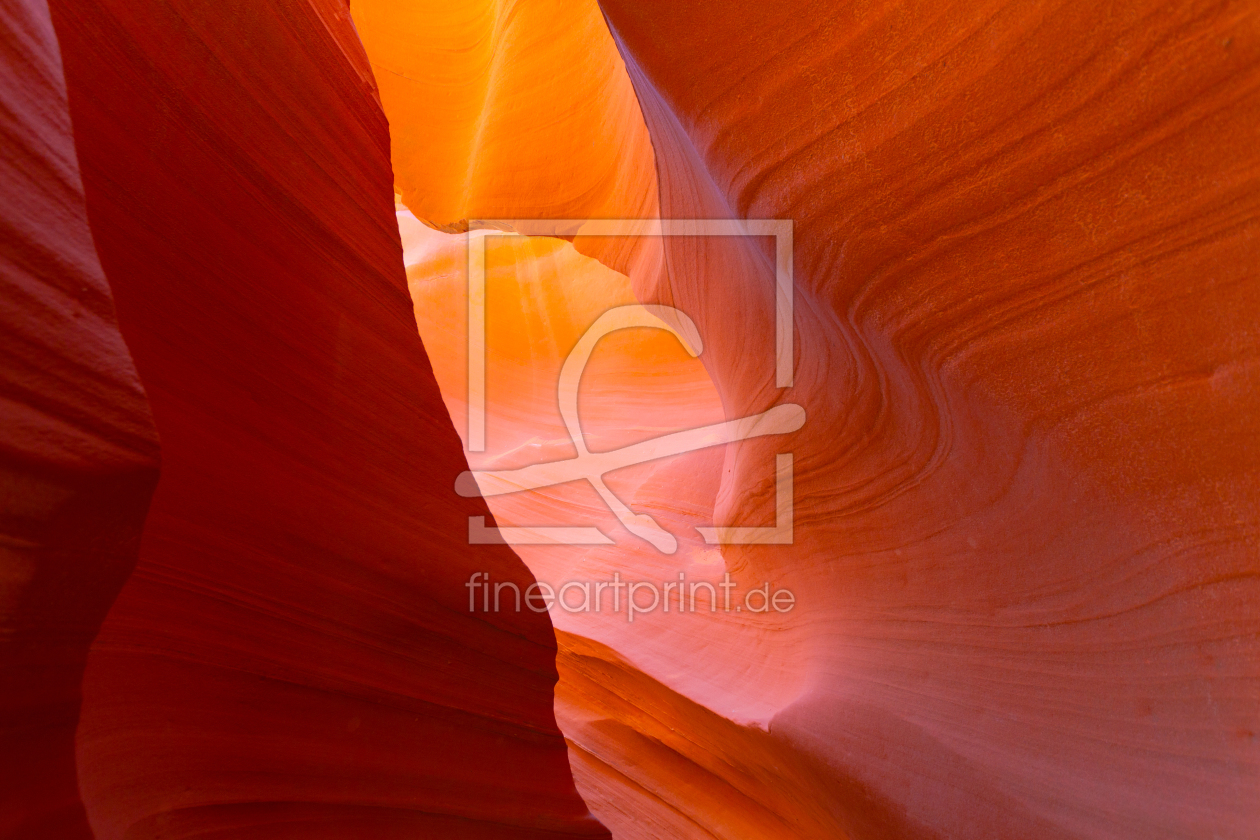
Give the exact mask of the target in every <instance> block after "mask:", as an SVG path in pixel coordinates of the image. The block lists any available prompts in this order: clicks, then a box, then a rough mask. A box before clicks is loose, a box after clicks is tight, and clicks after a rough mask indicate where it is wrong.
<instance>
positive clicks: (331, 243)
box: [42, 0, 607, 840]
mask: <svg viewBox="0 0 1260 840" xmlns="http://www.w3.org/2000/svg"><path fill="white" fill-rule="evenodd" d="M52 11H53V19H54V21H55V23H56V27H57V35H58V38H59V39H60V42H61V46H62V52H63V54H64V58H65V67H66V78H67V82H68V86H69V95H70V105H71V113H72V115H73V119H74V126H75V142H76V144H77V147H78V154H79V159H80V162H81V165H82V169H83V178H84V183H85V185H86V193H87V207H88V215H89V217H90V219H91V224H92V230H93V234H94V236H95V238H96V245H97V249H98V251H99V253H100V257H101V263H102V264H103V266H104V269H105V272H106V274H107V275H108V276H109V278H110V282H111V284H112V287H113V290H114V294H115V297H116V300H117V306H118V318H119V323H120V325H121V327H122V332H123V334H124V335H125V336H126V337H127V340H128V343H129V345H130V346H131V349H132V352H133V354H134V357H135V359H136V368H137V369H138V370H139V372H140V376H141V378H142V379H143V381H144V383H145V388H146V390H147V392H148V396H149V401H150V403H151V405H152V411H153V418H154V421H155V423H156V426H157V429H158V431H159V432H160V434H161V438H162V459H163V467H162V470H163V471H162V479H161V483H160V485H159V487H158V489H157V492H156V494H155V496H154V498H153V504H152V509H151V511H150V513H149V518H148V521H147V524H146V526H145V529H144V537H143V544H142V546H141V550H140V557H139V562H138V564H137V565H136V569H135V572H134V574H133V575H132V576H131V578H130V580H129V581H128V582H127V585H126V587H125V588H124V589H123V591H122V593H121V595H120V596H119V598H118V600H117V602H116V603H115V604H114V607H113V609H112V611H111V612H110V614H109V617H108V619H107V620H106V621H105V623H104V626H103V627H102V629H101V633H100V635H99V637H98V638H97V640H96V642H95V644H94V646H93V648H92V652H91V655H90V657H89V660H88V667H87V674H86V677H85V679H84V687H83V693H84V704H83V712H82V720H81V723H80V726H79V731H78V742H77V743H78V762H79V771H78V772H79V786H80V789H81V791H82V795H83V802H84V803H85V805H86V809H87V814H88V817H89V819H90V822H91V825H92V827H93V829H95V833H96V836H97V837H98V838H100V840H105V838H121V837H123V836H126V837H128V838H142V837H159V836H161V837H192V836H197V837H232V838H248V837H269V838H270V837H302V838H321V837H327V838H344V837H357V836H363V837H373V838H387V837H404V836H405V837H408V838H415V837H450V836H461V837H487V838H489V837H495V838H499V837H503V838H507V837H512V838H535V837H537V838H541V837H550V836H557V835H564V836H575V835H576V836H607V833H606V832H605V831H604V830H603V829H602V827H601V826H599V824H598V823H596V822H595V821H594V820H592V819H591V818H590V817H589V815H588V814H587V812H586V808H585V806H584V805H583V803H582V801H581V800H580V798H578V796H577V795H576V793H575V791H574V789H573V783H572V780H571V777H570V774H569V769H568V764H567V760H566V756H565V749H564V742H563V740H562V739H561V736H560V733H559V731H558V730H557V729H556V726H555V723H554V718H553V714H552V709H551V704H552V686H553V684H554V682H555V679H556V672H555V665H554V656H555V642H554V637H553V635H552V632H551V628H550V626H549V624H548V622H547V620H546V618H545V617H544V616H537V615H534V614H532V613H525V614H523V615H518V614H503V615H500V616H490V617H486V616H478V617H473V616H470V615H469V614H468V610H467V590H466V589H464V587H463V583H464V581H466V580H467V579H468V578H469V576H470V574H471V572H472V571H484V572H488V573H490V574H491V575H492V577H493V578H494V579H496V580H514V581H516V582H518V583H519V584H520V585H521V586H522V587H523V586H524V585H525V584H526V583H528V582H529V581H530V580H531V578H530V575H529V573H528V572H527V571H526V569H525V568H524V567H523V566H522V565H521V563H520V561H519V560H518V559H517V558H516V557H515V556H514V555H513V554H512V553H511V552H510V551H509V550H507V549H506V548H500V549H494V548H490V549H485V548H483V549H482V550H480V551H479V552H478V554H477V555H476V557H474V556H473V555H472V554H471V553H470V550H469V548H468V546H467V544H466V528H467V525H466V522H467V516H468V515H469V514H477V513H485V507H484V504H482V503H481V502H480V500H471V501H469V502H460V501H458V500H457V499H456V498H455V497H454V496H453V495H452V493H451V491H450V488H451V486H452V482H453V480H454V476H455V475H456V474H457V473H458V472H460V471H461V470H463V469H465V468H466V464H465V462H464V460H463V458H462V455H461V453H460V451H459V441H458V439H457V438H456V436H455V433H454V431H453V429H452V427H451V424H450V420H449V419H448V417H447V415H446V413H445V410H444V409H443V407H442V403H441V400H440V397H439V394H438V390H437V386H436V384H435V383H434V380H433V376H432V373H431V371H430V369H429V366H428V364H427V361H426V359H425V356H424V354H423V350H422V347H421V345H420V343H419V340H418V338H417V336H416V333H415V323H414V320H413V319H412V316H411V307H410V302H409V300H408V298H407V293H406V284H405V278H404V276H403V269H402V259H401V251H400V246H399V241H398V233H397V228H396V226H395V222H394V215H393V212H394V211H393V203H392V200H391V189H390V184H391V176H390V166H389V146H388V137H387V132H386V125H385V120H384V118H383V116H382V114H381V112H380V108H379V105H378V103H377V101H376V96H375V90H374V89H373V88H372V87H371V86H370V74H369V73H368V71H367V68H366V63H365V62H364V60H363V57H362V55H361V53H360V52H359V50H358V45H357V40H356V39H355V38H354V35H353V30H352V29H351V28H350V24H349V21H348V15H347V14H346V10H345V9H344V8H342V7H340V6H338V5H336V4H333V3H321V4H319V5H318V6H315V5H311V4H308V3H305V2H300V1H299V0H284V1H283V2H279V3H265V4H254V3H240V2H228V3H205V2H194V1H193V0H185V1H183V2H174V3H166V2H156V0H154V1H153V2H147V1H146V0H142V2H134V0H131V1H129V2H121V0H118V1H117V2H115V0H105V2H99V3H96V2H94V3H81V2H70V0H66V2H55V3H54V4H53V10H52ZM42 836H53V835H51V834H45V835H42Z"/></svg>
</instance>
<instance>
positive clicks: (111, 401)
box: [0, 0, 158, 840]
mask: <svg viewBox="0 0 1260 840" xmlns="http://www.w3.org/2000/svg"><path fill="white" fill-rule="evenodd" d="M0 78H2V79H3V81H2V82H0V149H2V154H0V196H3V198H2V199H0V322H2V323H3V326H2V327H0V510H2V511H3V513H2V514H0V837H5V838H14V839H15V840H16V839H17V838H57V840H79V838H88V837H91V832H90V830H89V829H88V825H87V820H86V817H85V814H84V811H83V806H82V804H81V803H80V801H79V793H78V784H77V780H76V778H75V765H74V732H75V726H76V724H77V723H78V718H79V701H80V695H79V686H80V682H81V680H82V677H83V667H84V661H85V659H86V658H87V653H88V646H89V644H90V643H91V641H92V637H93V636H95V635H96V632H97V630H98V629H99V627H100V625H101V621H102V620H103V619H104V618H105V613H106V611H107V610H108V609H109V605H110V603H111V602H112V601H113V600H114V596H116V595H117V594H118V590H119V588H120V587H121V586H122V585H123V582H124V581H125V580H126V579H127V575H128V574H129V573H130V572H131V569H132V567H133V566H134V565H135V562H136V552H137V550H138V548H139V540H140V530H141V526H142V524H143V522H144V517H145V511H146V509H147V508H148V506H149V499H150V497H151V495H152V493H153V487H154V483H155V482H156V480H157V469H158V455H157V435H156V433H155V431H154V428H153V421H152V418H151V417H150V415H149V406H148V403H147V402H146V400H145V396H144V391H143V389H142V388H141V386H140V380H139V378H138V377H137V375H136V370H135V366H134V365H133V364H132V361H131V356H130V354H129V353H128V352H127V347H126V345H125V344H124V343H123V339H122V336H121V335H120V334H119V331H118V324H117V320H116V317H115V314H114V303H113V299H112V297H111V295H110V289H109V285H108V284H107V283H106V281H105V275H104V274H103V273H102V271H101V266H100V263H99V262H98V260H97V257H96V250H95V248H94V247H93V245H92V235H91V233H90V232H89V230H88V220H87V213H86V209H85V206H84V198H83V183H82V181H81V180H80V177H79V167H78V163H77V161H76V159H75V153H74V141H73V138H72V136H71V127H70V113H69V110H68V108H67V104H66V84H65V78H64V76H63V74H62V66H61V55H60V53H59V51H58V47H57V38H56V35H55V33H54V32H53V26H52V21H51V19H50V18H49V12H48V7H47V5H46V4H45V3H44V1H43V0H18V2H13V3H5V4H4V5H3V6H2V7H0Z"/></svg>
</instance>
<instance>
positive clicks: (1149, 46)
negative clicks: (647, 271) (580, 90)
mask: <svg viewBox="0 0 1260 840" xmlns="http://www.w3.org/2000/svg"><path fill="white" fill-rule="evenodd" d="M601 5H602V7H603V8H604V11H605V13H606V15H607V18H608V20H609V23H610V26H611V28H612V30H613V32H614V36H615V38H616V39H617V40H618V43H619V45H620V47H621V49H622V52H623V55H624V56H625V58H626V62H627V66H628V69H629V72H630V75H631V78H632V79H633V81H634V83H635V88H636V91H637V93H638V95H639V99H640V102H641V104H642V106H643V110H644V115H645V118H646V120H647V124H648V128H649V131H650V132H651V135H652V141H653V145H654V148H655V152H656V159H657V166H658V170H659V172H660V184H659V187H660V196H661V215H662V216H663V217H692V216H702V217H704V216H712V215H728V216H737V217H751V218H762V217H772V218H790V219H793V220H794V221H795V224H796V228H795V230H796V249H795V260H796V261H795V266H796V280H797V285H796V290H797V324H796V326H797V331H798V332H797V335H798V339H797V359H796V384H795V387H794V388H793V389H792V390H790V391H788V392H785V393H783V394H781V395H776V394H775V393H774V392H768V390H769V389H767V387H766V383H765V381H764V380H765V378H766V377H765V374H764V373H761V374H758V373H757V372H756V371H754V370H752V369H751V368H750V367H749V365H748V364H747V363H746V358H747V357H748V355H749V354H748V353H747V352H746V351H745V352H741V348H748V347H749V346H750V344H749V342H752V345H751V346H752V347H753V348H754V349H755V347H756V344H755V342H757V341H762V342H764V341H766V340H768V339H767V336H766V335H764V330H763V331H757V330H755V329H753V330H749V329H748V328H747V327H746V326H745V323H744V321H743V320H742V319H741V317H740V314H741V313H742V312H745V311H749V302H750V301H755V300H757V298H758V296H764V295H765V294H766V292H765V291H764V289H765V288H766V285H765V284H766V283H767V279H766V271H765V269H764V266H765V264H766V263H765V258H766V256H767V252H766V250H765V249H764V248H760V247H740V246H738V245H735V244H732V243H731V242H729V241H720V240H711V241H709V242H705V243H700V242H694V241H693V242H686V241H677V242H674V241H671V242H670V245H669V253H668V260H669V265H670V269H671V273H670V274H669V276H668V277H667V278H666V280H665V281H664V283H665V285H664V286H663V287H661V286H658V287H654V288H648V287H641V288H640V292H641V294H642V295H643V296H644V297H647V298H649V299H661V300H669V301H671V302H673V303H675V305H679V306H681V307H682V308H683V309H685V310H686V311H688V312H689V313H690V314H691V315H692V316H693V317H694V318H695V319H696V320H697V322H698V323H699V324H700V330H701V334H702V335H703V336H704V338H705V342H706V345H707V346H706V354H705V359H706V364H707V365H708V366H709V369H710V372H711V373H712V374H713V378H714V381H715V384H716V385H717V386H718V388H719V390H720V391H721V392H722V393H723V396H724V399H726V400H727V401H728V403H729V404H730V405H731V406H733V407H734V408H735V413H736V414H743V413H747V412H748V411H749V410H757V409H762V408H764V407H765V405H766V403H767V402H768V401H771V400H775V399H783V400H791V401H794V402H798V403H801V404H802V405H804V406H805V407H806V409H807V412H808V416H809V420H808V421H807V423H806V425H805V427H804V428H803V429H802V430H801V432H800V433H798V435H797V438H796V439H795V441H794V442H793V451H794V452H795V458H796V460H795V465H796V489H795V494H796V540H795V544H794V545H793V546H792V547H791V548H790V549H787V550H780V549H774V548H746V549H742V550H737V549H728V550H726V551H725V552H724V554H725V559H726V563H727V566H728V567H730V568H733V569H735V570H737V571H738V572H739V573H741V574H743V575H745V576H749V577H753V578H756V579H757V580H760V579H762V577H763V576H772V577H773V579H774V580H776V581H777V583H776V585H785V586H789V587H790V588H792V589H794V591H796V592H797V593H798V606H797V609H796V611H795V612H794V613H793V615H792V619H793V621H792V625H793V626H792V627H790V628H787V629H785V630H782V631H779V632H777V633H776V634H775V636H774V637H773V638H774V640H775V641H774V644H776V645H777V646H778V652H777V654H772V655H771V658H773V659H776V660H777V661H779V662H791V663H793V667H794V669H795V670H796V672H797V673H798V675H799V692H798V695H797V696H796V698H795V699H794V700H792V701H791V702H788V703H786V704H784V705H783V706H781V707H780V708H779V709H778V710H777V711H776V712H775V714H773V716H772V717H771V718H770V719H769V721H768V723H767V727H768V729H769V732H770V733H771V735H772V736H773V739H774V740H775V741H777V742H778V744H779V745H780V746H782V747H788V748H791V749H792V750H793V751H795V752H796V753H798V754H799V755H801V756H804V757H806V758H808V759H809V760H810V761H812V762H815V766H817V767H821V768H823V769H824V777H825V778H826V779H829V781H826V782H824V783H822V784H821V788H820V790H821V791H830V793H831V794H833V795H837V796H839V797H840V801H839V803H838V806H837V811H836V813H840V814H842V815H843V814H847V816H843V817H842V819H841V822H842V824H843V823H847V826H848V829H847V830H848V831H850V832H851V833H852V834H853V835H854V836H899V837H906V836H913V837H933V836H964V837H1028V838H1031V837H1045V838H1064V837H1097V838H1102V837H1145V838H1155V837H1168V838H1172V837H1213V836H1221V837H1246V836H1251V835H1252V834H1254V831H1255V829H1254V826H1255V825H1257V824H1260V738H1258V737H1257V726H1256V723H1257V721H1258V720H1260V679H1258V678H1260V645H1258V643H1257V639H1260V634H1257V630H1258V629H1260V615H1258V614H1257V611H1256V604H1257V603H1258V599H1260V587H1258V586H1257V573H1258V572H1260V514H1258V512H1260V446H1258V445H1257V441H1260V434H1258V432H1260V427H1258V425H1257V418H1260V366H1258V365H1257V356H1258V350H1260V330H1258V329H1257V323H1260V321H1258V320H1257V316H1258V315H1260V293H1258V290H1260V283H1257V280H1258V279H1260V278H1258V277H1257V267H1258V266H1260V236H1258V234H1260V147H1258V146H1257V145H1256V142H1255V139H1256V135H1255V130H1256V126H1257V125H1260V93H1258V91H1260V20H1258V17H1257V15H1256V10H1255V6H1254V4H1247V3H1212V4H1209V3H1190V4H1158V3H1146V2H1128V3H1121V4H1107V5H1093V4H1085V5H1080V4H1076V5H1066V6H1065V5H1059V6H1050V5H1047V4H1040V3H1039V4H1022V3H1003V2H993V3H984V4H979V5H977V4H975V3H958V4H949V3H903V2H885V3H873V4H857V5H854V4H832V3H817V2H815V3H805V4H793V5H791V6H784V5H781V4H767V3H739V2H716V3H703V4H699V3H696V4H682V5H679V4H667V3H656V2H639V0H633V2H631V1H630V0H604V2H602V3H601ZM758 451H759V450H758V449H757V448H756V447H755V446H752V445H748V444H746V445H745V447H744V453H743V455H742V456H741V457H742V459H743V462H744V463H746V464H756V463H759V457H758ZM728 463H729V462H728ZM750 469H751V468H750ZM756 486H757V485H756V482H755V481H754V480H753V477H752V473H751V472H750V473H749V475H748V476H747V477H743V476H739V475H737V476H736V478H735V479H734V481H732V482H730V483H729V487H730V489H729V491H728V492H725V493H724V494H720V495H719V506H718V517H719V520H725V521H730V520H732V519H735V520H738V519H740V518H744V519H745V521H747V518H750V517H753V516H756V515H758V513H759V512H760V513H761V514H763V515H764V513H765V511H766V510H767V506H768V504H769V503H770V499H769V498H768V497H767V496H766V494H765V493H764V492H762V493H758V492H756V490H755V488H756ZM633 652H634V651H633V650H623V651H622V653H630V654H632V653H633ZM740 667H742V668H747V667H748V666H747V665H746V664H741V665H740ZM744 690H745V691H749V692H751V691H755V690H754V689H752V688H751V687H749V688H747V689H744ZM645 691H647V690H646V689H645ZM644 697H645V702H647V701H650V700H651V699H652V697H653V695H652V693H651V692H648V693H647V694H645V695H644ZM678 717H679V719H680V720H696V721H702V720H703V717H702V716H700V715H693V716H687V715H683V714H681V713H679V715H678ZM697 725H698V726H703V727H704V728H705V731H708V730H709V729H710V725H709V724H703V723H698V724H697ZM714 726H716V724H714ZM616 740H617V739H606V743H605V744H603V745H601V749H602V750H603V754H602V756H600V757H601V760H602V761H604V762H605V763H606V764H607V765H608V766H611V767H617V766H635V767H636V768H641V767H642V766H643V762H642V761H640V760H639V757H640V755H641V747H640V746H637V745H636V742H635V741H634V739H632V738H630V737H628V736H627V737H626V738H624V739H621V740H622V745H621V746H620V747H618V746H615V745H613V744H612V743H611V742H613V741H616ZM678 749H679V751H680V752H681V754H682V755H683V756H686V755H689V754H691V753H694V752H696V751H698V748H697V747H695V746H694V745H687V744H683V745H681V746H680V747H679V748H678ZM689 751H690V752H689ZM760 760H761V759H757V761H760ZM662 778H667V776H663V777H662ZM802 778H804V777H802ZM815 783H816V782H815ZM801 784H811V783H809V782H805V781H803V782H801ZM639 785H640V789H639V790H638V791H636V792H635V793H633V794H631V793H623V794H621V797H622V801H625V800H627V799H633V798H634V796H643V793H642V790H643V789H645V788H646V789H649V790H650V785H644V784H643V782H642V781H640V782H639ZM824 795H826V794H825V793H822V792H820V793H819V794H818V796H819V797H821V796H824ZM613 798H614V799H615V798H616V795H614V796H613ZM649 798H651V797H649ZM871 803H879V807H878V808H876V809H874V811H872V808H871ZM880 809H883V810H884V812H885V817H878V816H877V817H876V818H875V820H874V822H872V821H870V820H868V819H867V818H866V817H865V816H864V815H866V814H871V813H877V812H878V811H879V810H880ZM597 810H598V809H597ZM887 814H892V815H894V816H895V817H896V818H897V819H900V820H904V825H903V826H902V827H900V828H893V827H891V826H892V825H893V823H892V822H891V821H890V820H889V819H888V818H886V817H887ZM627 830H628V831H632V829H627ZM618 836H623V835H622V834H619V835H618ZM625 836H633V835H632V834H627V835H625ZM642 836H650V835H648V834H646V833H645V834H643V835H642ZM722 836H728V835H726V834H723V835H722ZM729 836H738V832H735V833H734V834H731V835H729ZM811 836H815V835H811ZM816 836H823V835H822V834H821V833H819V834H818V835H816Z"/></svg>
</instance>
